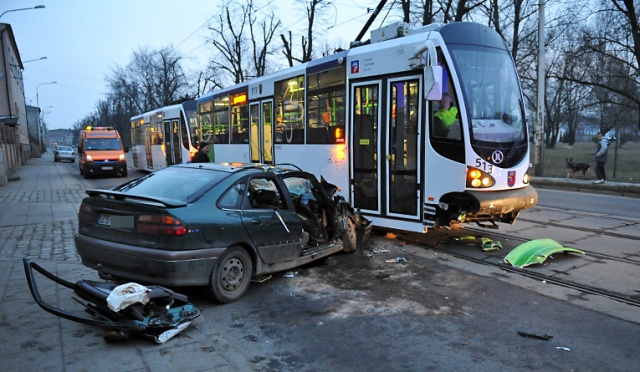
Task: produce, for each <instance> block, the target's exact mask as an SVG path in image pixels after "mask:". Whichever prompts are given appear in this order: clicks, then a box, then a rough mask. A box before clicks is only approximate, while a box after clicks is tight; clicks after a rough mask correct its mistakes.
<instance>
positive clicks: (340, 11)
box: [0, 0, 397, 130]
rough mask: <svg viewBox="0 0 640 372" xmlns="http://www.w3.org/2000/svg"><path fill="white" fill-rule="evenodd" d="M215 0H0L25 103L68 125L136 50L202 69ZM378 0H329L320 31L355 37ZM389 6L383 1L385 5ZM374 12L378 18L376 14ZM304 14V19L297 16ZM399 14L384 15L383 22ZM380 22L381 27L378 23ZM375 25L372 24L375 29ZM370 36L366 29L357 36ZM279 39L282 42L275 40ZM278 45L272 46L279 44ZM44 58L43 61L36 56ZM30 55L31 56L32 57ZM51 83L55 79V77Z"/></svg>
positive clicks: (284, 8)
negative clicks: (165, 53) (172, 56)
mask: <svg viewBox="0 0 640 372" xmlns="http://www.w3.org/2000/svg"><path fill="white" fill-rule="evenodd" d="M220 3H221V1H220V0H1V1H0V13H3V12H5V11H7V10H13V9H21V8H33V7H35V6H37V5H44V6H45V8H44V9H29V10H22V11H12V12H8V13H5V14H4V15H2V17H1V18H0V22H2V23H9V24H11V27H12V29H13V33H14V37H15V39H16V43H17V46H18V51H19V53H20V58H21V59H22V61H23V64H24V70H23V78H24V86H25V98H26V103H27V105H32V106H38V105H39V106H40V108H41V109H42V111H43V114H44V120H45V122H46V123H47V127H48V129H49V130H51V129H64V128H72V127H73V125H74V124H75V123H76V122H77V121H79V120H81V119H82V118H84V117H85V116H87V115H88V114H90V113H92V112H93V111H94V109H95V106H96V104H97V103H98V101H99V100H100V99H104V97H105V94H106V93H107V92H108V85H107V83H106V80H105V77H106V76H108V75H110V74H111V72H112V71H113V69H114V68H115V67H125V66H126V65H127V64H128V63H129V61H130V60H131V57H132V55H133V52H134V51H137V50H139V49H140V48H144V47H149V48H151V49H154V50H157V49H161V48H164V47H167V46H171V45H172V46H173V47H174V48H175V50H176V51H177V52H178V53H180V54H181V55H182V56H184V57H185V58H186V61H185V64H184V65H183V67H184V68H185V69H186V70H187V71H199V70H203V69H204V68H205V67H206V65H207V61H208V59H209V58H210V56H211V55H212V50H211V47H207V46H206V45H207V43H206V39H207V37H210V35H211V31H210V30H209V29H208V26H209V23H208V22H209V20H211V18H212V17H213V16H215V15H216V11H217V8H218V4H220ZM254 3H255V4H256V7H258V11H259V12H266V13H268V14H270V13H271V12H270V10H271V9H273V10H274V12H275V13H276V15H277V16H279V17H280V19H281V20H282V22H283V25H284V26H285V28H287V27H288V28H289V29H292V28H295V27H299V25H300V24H304V22H305V21H304V19H303V18H304V14H302V13H300V16H297V15H296V14H295V13H296V12H295V10H293V7H292V5H291V4H292V0H254ZM377 4H378V0H368V1H367V0H334V1H333V5H332V8H333V11H330V12H328V22H329V23H332V24H333V27H330V28H329V29H328V30H322V31H324V34H325V35H326V37H327V38H328V39H329V40H332V41H336V40H338V41H344V42H342V43H341V45H342V46H343V47H348V42H349V41H351V40H353V39H355V38H356V36H357V35H358V33H359V32H360V30H361V29H362V27H363V26H364V24H365V23H366V21H367V19H368V18H369V15H368V14H367V8H371V9H373V8H375V7H376V6H377ZM387 7H388V6H387ZM379 18H382V17H380V16H379ZM301 19H302V20H301ZM395 21H397V19H393V20H389V19H386V20H385V24H387V23H389V22H395ZM378 26H380V25H378ZM373 28H376V27H373V26H372V27H371V28H370V29H373ZM368 37H369V34H368V33H367V34H366V35H365V37H364V38H363V39H364V40H366V39H367V38H368ZM277 42H278V43H279V44H280V40H279V38H278V40H277ZM279 44H278V45H279ZM42 57H46V59H40V58H42ZM32 60H33V61H32ZM53 82H55V83H53Z"/></svg>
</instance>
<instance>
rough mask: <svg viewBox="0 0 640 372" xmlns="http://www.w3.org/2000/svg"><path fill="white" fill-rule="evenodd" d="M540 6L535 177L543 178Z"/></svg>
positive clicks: (540, 10)
mask: <svg viewBox="0 0 640 372" xmlns="http://www.w3.org/2000/svg"><path fill="white" fill-rule="evenodd" d="M539 1H540V3H539V6H538V104H537V109H536V138H535V141H534V143H535V156H534V170H533V175H534V176H538V177H541V176H542V170H543V164H542V163H543V149H544V97H545V86H546V84H545V68H544V63H545V60H544V1H545V0H539Z"/></svg>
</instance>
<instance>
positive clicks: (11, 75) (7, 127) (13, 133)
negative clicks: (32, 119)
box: [0, 23, 31, 186]
mask: <svg viewBox="0 0 640 372" xmlns="http://www.w3.org/2000/svg"><path fill="white" fill-rule="evenodd" d="M0 47H1V49H0V186H1V185H4V184H6V182H7V176H8V175H10V174H11V173H13V172H14V171H15V170H16V169H17V168H19V167H20V166H22V164H24V162H25V161H26V160H27V159H28V158H29V157H30V154H31V146H30V144H29V128H28V121H27V108H26V105H25V98H24V97H25V95H24V81H23V79H22V70H23V66H22V60H21V59H20V53H19V52H18V46H17V44H16V40H15V38H14V36H13V30H12V29H11V25H9V24H7V23H0Z"/></svg>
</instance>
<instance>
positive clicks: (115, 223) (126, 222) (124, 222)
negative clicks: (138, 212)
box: [98, 213, 133, 229]
mask: <svg viewBox="0 0 640 372" xmlns="http://www.w3.org/2000/svg"><path fill="white" fill-rule="evenodd" d="M98 225H102V226H109V227H112V228H114V229H123V228H127V229H130V228H133V216H113V215H110V214H106V213H103V214H101V215H100V216H99V217H98Z"/></svg>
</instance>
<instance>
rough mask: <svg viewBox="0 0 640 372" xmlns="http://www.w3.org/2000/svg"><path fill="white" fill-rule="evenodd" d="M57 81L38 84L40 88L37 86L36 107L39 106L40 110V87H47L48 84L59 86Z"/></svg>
mask: <svg viewBox="0 0 640 372" xmlns="http://www.w3.org/2000/svg"><path fill="white" fill-rule="evenodd" d="M57 83H58V82H57V81H50V82H48V83H40V84H38V86H36V106H38V109H40V97H39V96H38V89H40V86H42V85H47V84H57Z"/></svg>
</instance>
